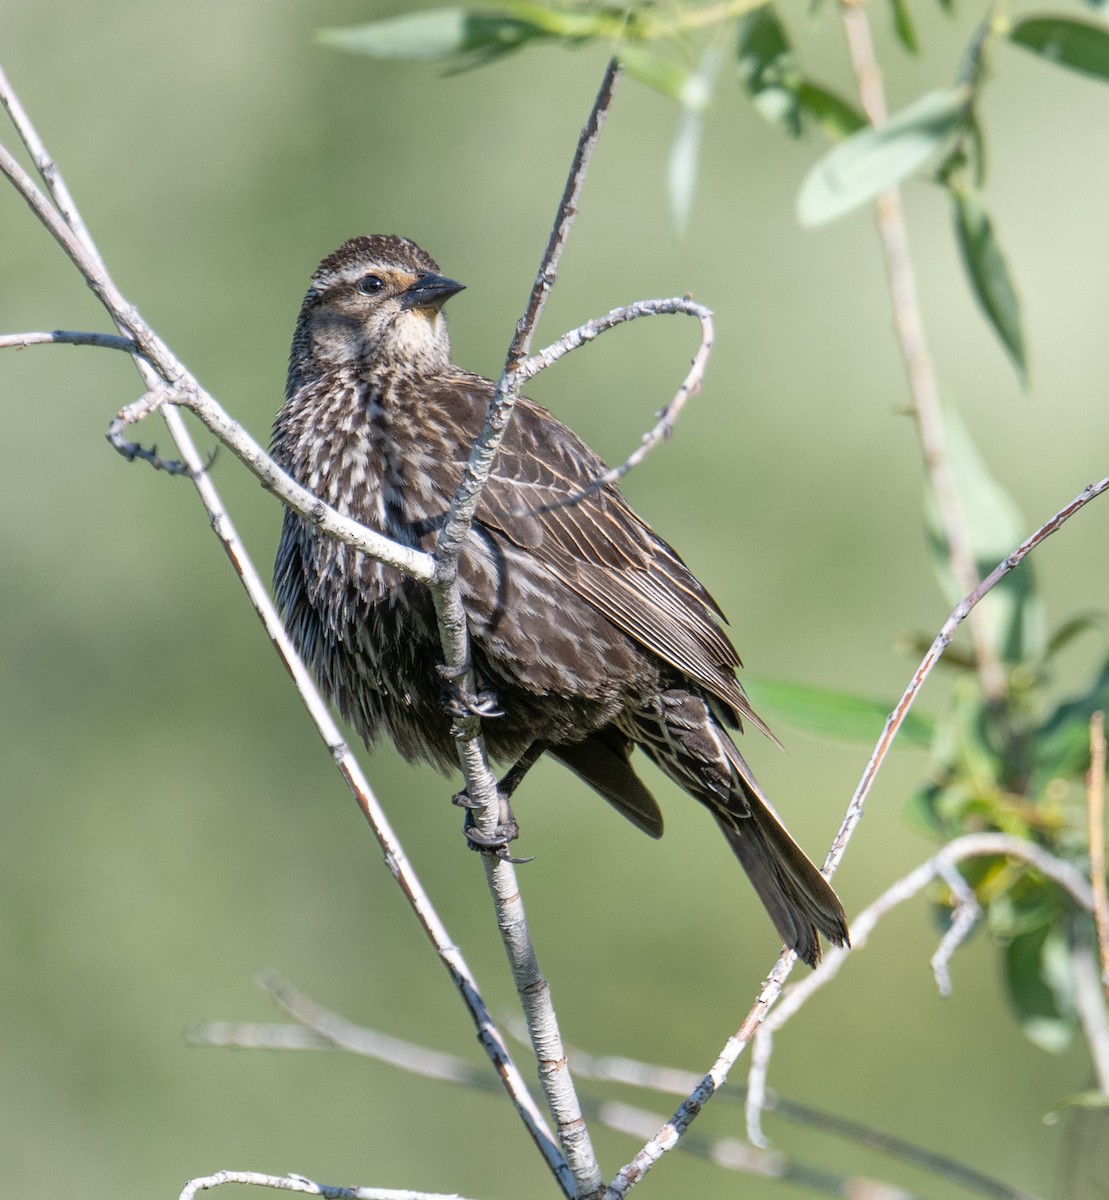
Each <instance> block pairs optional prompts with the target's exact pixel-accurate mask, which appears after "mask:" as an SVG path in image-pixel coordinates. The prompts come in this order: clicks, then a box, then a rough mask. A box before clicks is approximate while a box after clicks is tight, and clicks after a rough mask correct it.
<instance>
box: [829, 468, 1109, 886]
mask: <svg viewBox="0 0 1109 1200" xmlns="http://www.w3.org/2000/svg"><path fill="white" fill-rule="evenodd" d="M1106 491H1109V476H1107V477H1106V478H1105V479H1102V480H1101V481H1100V482H1099V483H1091V484H1090V485H1089V486H1088V487H1086V488H1084V489H1083V490H1082V491H1081V492H1080V493H1079V494H1078V495H1077V496H1076V497H1075V498H1074V499H1073V500H1072V501H1071V502H1070V503H1069V504H1067V505H1064V507H1063V508H1061V509H1060V510H1059V511H1058V512H1057V513H1056V514H1055V515H1054V516H1053V517H1051V518H1050V520H1048V521H1046V522H1045V523H1044V524H1043V525H1041V526H1040V528H1039V529H1037V530H1036V532H1035V533H1033V534H1031V535H1030V536H1029V537H1027V538H1025V540H1024V541H1023V542H1021V544H1020V545H1019V546H1018V547H1017V548H1016V549H1015V550H1014V551H1013V553H1012V554H1010V555H1009V556H1008V557H1007V558H1004V559H1002V561H1001V562H999V563H998V564H997V566H996V567H994V569H993V570H992V571H991V572H990V573H989V575H987V576H986V578H985V579H983V580H982V582H981V583H980V584H978V586H977V587H975V588H974V590H973V591H972V592H970V593H969V595H967V596H965V597H964V598H963V599H962V600H960V601H959V603H958V604H956V605H955V607H954V608H953V609H952V610H951V613H950V615H949V616H948V618H947V620H946V621H945V622H944V624H943V628H942V629H941V630H940V631H939V633H938V634H936V636H935V638H934V639H933V641H932V644H931V646H929V647H928V651H927V653H926V654H925V655H924V658H923V660H922V661H921V663H920V666H918V667H917V669H916V670H915V671H914V672H913V677H912V679H911V680H910V681H909V686H908V687H907V688H906V689H905V691H904V693H903V694H902V696H901V699H900V700H898V702H897V704H896V705H895V706H894V709H893V712H891V713H890V715H889V716H888V717H887V718H886V723H885V726H884V727H883V729H882V733H881V735H880V736H879V738H878V742H877V745H876V746H875V747H874V751H873V753H872V754H871V756H870V759H869V761H868V762H867V764H866V767H865V769H864V770H863V774H862V778H861V779H860V780H859V784H858V786H857V787H856V789H855V794H854V795H853V796H852V797H851V803H850V804H849V805H848V806H847V813H846V815H845V816H844V819H843V824H842V825H841V826H840V829H839V832H838V833H837V834H836V838H835V841H833V843H832V848H831V850H830V851H829V852H828V857H827V858H826V859H825V862H824V871H825V873H826V874H829V875H830V874H831V873H832V872H833V871H834V870H835V869H836V867H837V866H838V865H839V862H840V860H841V859H842V857H843V853H844V851H845V850H846V849H847V844H848V842H849V841H850V840H851V837H852V835H853V834H854V832H855V828H856V827H857V825H858V823H859V821H860V820H861V819H862V815H863V808H864V805H865V803H866V798H867V796H868V795H869V794H870V789H871V788H872V787H873V786H874V780H875V779H876V777H877V775H878V771H879V770H880V769H881V766H882V763H883V762H884V761H885V758H886V755H887V754H888V753H889V750H890V747H891V746H892V745H893V742H894V739H895V738H896V737H897V734H898V732H899V730H900V729H901V725H902V723H903V722H904V720H905V718H906V717H907V716H908V714H909V710H910V709H911V708H912V706H913V702H914V701H915V700H916V697H917V695H918V693H919V692H920V689H921V688H922V687H923V686H924V683H925V681H926V680H927V678H928V676H929V675H930V674H931V673H932V670H933V669H934V668H935V666H936V663H938V662H939V661H940V658H941V657H942V656H943V653H944V651H945V650H946V649H947V647H948V646H949V645H950V644H951V640H952V638H954V636H955V631H956V630H957V629H958V628H959V626H960V625H961V624H962V623H963V621H964V620H966V617H967V615H968V614H969V613H970V612H971V611H972V610H973V609H974V606H975V605H976V604H978V602H979V601H980V600H981V599H982V597H983V596H986V595H988V593H989V592H991V591H992V590H993V589H994V588H995V587H996V586H997V585H998V584H999V583H1000V582H1001V580H1002V579H1004V578H1005V576H1006V575H1008V574H1009V572H1010V571H1012V570H1013V569H1014V568H1015V567H1017V566H1018V565H1019V564H1020V563H1022V562H1023V561H1024V559H1025V558H1027V556H1028V555H1029V554H1031V553H1032V551H1033V550H1035V549H1036V547H1037V546H1039V545H1040V544H1041V543H1042V542H1044V541H1045V540H1046V539H1047V538H1049V537H1050V536H1051V535H1052V534H1053V533H1055V532H1056V531H1057V530H1058V529H1060V528H1061V527H1062V526H1063V525H1064V524H1065V523H1066V522H1067V521H1068V520H1070V518H1071V517H1073V516H1074V514H1075V513H1076V512H1078V511H1079V509H1082V508H1085V506H1086V505H1087V504H1089V503H1090V501H1091V500H1095V499H1097V497H1098V496H1100V495H1102V494H1103V493H1104V492H1106Z"/></svg>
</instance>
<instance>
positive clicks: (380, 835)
mask: <svg viewBox="0 0 1109 1200" xmlns="http://www.w3.org/2000/svg"><path fill="white" fill-rule="evenodd" d="M0 102H2V103H3V104H4V106H5V107H6V108H7V110H8V112H9V114H10V115H11V117H12V120H13V123H14V124H15V127H16V130H17V132H18V134H19V136H20V138H21V139H22V141H23V143H24V145H25V146H27V148H28V150H29V151H30V153H31V154H32V156H33V157H34V159H35V161H36V163H37V164H38V166H39V170H40V172H41V174H42V176H43V179H44V180H45V181H46V182H47V184H48V187H49V189H50V192H51V195H52V196H53V197H54V199H55V202H56V204H57V206H58V207H57V208H55V207H54V205H53V204H51V203H50V202H49V201H48V200H47V199H46V197H45V196H43V194H42V193H41V192H40V191H39V189H38V188H37V187H36V186H35V185H34V183H33V182H32V181H31V180H30V178H29V177H28V176H27V174H26V172H25V171H23V169H22V168H21V167H20V166H19V164H18V163H16V162H15V160H14V159H13V158H12V156H11V155H10V154H9V153H8V151H7V150H6V149H5V148H4V147H2V146H0V172H2V173H3V174H5V175H7V177H8V178H9V179H10V180H11V182H12V183H13V184H14V185H15V187H16V189H17V191H19V193H20V195H22V196H23V198H24V199H25V200H26V201H27V203H28V204H29V205H30V207H31V208H32V210H33V211H34V212H35V214H36V215H37V216H38V218H39V219H40V221H42V223H43V224H44V225H45V226H46V228H47V229H48V230H49V232H50V233H51V234H52V235H53V236H54V238H55V240H57V241H58V242H59V244H60V245H61V246H62V248H63V250H65V252H66V254H67V255H69V257H70V259H71V260H72V261H73V262H74V265H75V266H76V267H77V269H78V271H79V272H80V273H81V275H82V276H83V277H84V278H85V280H86V282H87V283H88V284H89V286H90V287H91V288H92V290H93V291H94V292H95V294H96V295H97V297H98V298H99V299H100V300H101V303H102V304H103V305H104V307H105V308H106V309H107V311H108V312H109V314H110V315H111V317H112V319H113V320H114V321H115V322H116V323H117V325H118V326H119V327H120V329H121V332H123V333H124V334H125V335H130V336H131V337H132V338H133V339H134V340H135V342H136V343H137V345H138V347H139V349H140V350H141V352H142V355H143V356H144V357H143V358H139V357H137V356H136V358H135V362H136V366H137V367H138V369H139V372H140V374H141V375H142V376H143V379H144V381H145V383H146V386H147V390H148V393H149V392H154V391H157V390H158V389H160V388H161V387H162V386H163V385H168V386H169V387H170V388H171V389H174V390H179V391H181V392H183V393H187V394H189V395H190V396H195V397H201V396H206V393H204V392H203V389H201V388H200V387H199V385H198V384H197V383H196V381H195V380H194V379H193V378H192V377H191V375H189V374H188V372H186V371H185V368H184V367H183V366H182V365H181V364H180V363H179V362H178V361H177V360H176V359H175V358H174V357H173V355H172V354H171V353H170V352H169V350H168V348H167V347H166V346H165V345H164V343H162V342H161V340H160V339H158V338H157V337H156V336H155V335H154V333H153V331H152V330H151V329H150V328H149V326H148V325H147V324H146V323H145V321H143V320H142V318H141V317H140V316H139V314H138V313H137V311H136V310H135V309H134V307H133V306H132V305H130V304H128V302H127V301H126V300H125V299H124V298H123V296H122V295H121V294H120V292H119V290H118V289H117V288H116V287H115V284H114V283H113V282H112V280H111V277H110V276H109V274H108V271H107V268H106V267H105V265H104V263H103V260H102V259H101V258H100V256H99V254H98V252H97V250H96V247H95V245H94V243H93V242H92V239H91V238H90V237H89V235H88V232H87V230H86V228H85V225H84V223H83V222H82V220H81V218H80V215H79V214H78V213H77V209H76V205H75V204H74V203H73V200H72V197H71V196H70V194H69V192H68V189H67V188H66V186H65V183H64V181H63V180H62V177H61V174H60V172H59V171H58V170H57V167H56V165H55V163H54V161H53V159H52V157H51V156H50V155H49V154H48V153H47V151H46V149H45V147H44V146H43V144H42V142H41V139H40V138H39V137H38V134H37V133H36V131H35V130H34V127H33V126H32V124H31V122H30V120H29V118H28V117H27V115H26V113H25V112H24V110H23V108H22V105H21V104H20V103H19V100H18V98H17V97H16V95H15V93H14V91H13V90H12V88H11V86H10V84H9V83H8V80H7V77H6V76H5V75H4V74H3V72H2V71H0ZM59 210H60V211H59ZM209 399H210V397H209ZM213 403H214V401H213ZM217 407H218V406H217ZM161 411H162V414H163V416H164V418H165V420H166V423H167V425H168V426H169V429H170V433H171V435H172V436H173V438H174V441H175V442H176V443H177V446H178V448H179V451H180V453H181V456H182V460H183V461H184V463H185V464H186V466H187V468H188V471H189V476H190V478H191V479H192V482H193V484H194V486H195V487H196V489H197V492H198V494H199V496H200V499H201V501H202V503H203V504H204V507H205V509H206V510H207V512H208V515H209V520H210V522H211V525H212V528H213V531H214V532H215V533H216V536H217V537H218V538H219V540H220V542H221V544H222V545H223V547H224V550H225V551H226V553H227V556H228V558H229V559H230V560H231V563H232V565H233V567H234V569H235V571H236V573H237V574H238V576H239V578H240V580H241V581H242V584H243V587H244V588H245V589H246V592H247V594H248V596H249V597H250V601H251V603H252V604H253V606H254V608H255V611H256V612H257V613H258V615H259V617H260V619H261V620H262V623H263V625H264V626H265V628H266V632H267V634H268V635H269V637H270V640H271V641H272V642H273V644H274V647H275V649H276V650H277V652H278V654H279V655H280V657H281V658H282V660H283V662H284V663H285V665H286V667H287V668H288V670H289V673H290V675H291V676H292V678H293V681H294V684H295V685H296V687H297V690H298V692H299V693H300V696H301V699H302V700H303V702H304V704H305V707H306V708H307V709H308V712H309V715H310V716H311V718H312V720H313V723H314V724H315V726H316V728H317V730H318V731H319V734H320V736H321V738H322V739H323V741H324V743H325V745H326V746H327V748H328V750H329V752H330V754H331V756H332V758H333V759H334V761H335V764H336V767H337V768H338V770H339V772H340V774H341V775H342V776H343V778H344V780H345V781H346V783H347V785H348V786H349V787H350V789H351V791H352V793H353V794H354V797H355V799H356V801H357V803H358V806H359V808H360V809H361V811H362V813H363V814H364V816H365V817H366V819H367V821H368V822H369V824H370V827H371V829H372V830H373V833H374V836H375V837H376V838H377V840H378V842H379V844H380V845H381V848H382V850H383V852H384V854H385V861H386V864H387V865H388V867H389V869H390V871H391V872H392V874H393V876H394V878H395V879H396V880H397V883H398V885H399V886H400V888H401V890H402V891H403V892H404V895H405V897H406V898H407V899H408V902H409V904H410V905H411V906H412V908H413V910H414V912H415V913H416V916H417V918H418V919H419V921H420V924H421V926H422V928H423V929H424V931H425V933H426V934H427V935H428V938H429V939H430V940H431V942H432V944H433V945H434V946H435V949H436V951H437V953H438V955H439V958H440V960H441V961H442V963H443V965H444V966H445V967H446V969H447V971H448V973H449V974H450V976H451V979H452V981H453V982H454V985H455V987H456V988H457V989H458V991H459V993H460V995H461V997H462V999H463V1001H464V1003H465V1005H466V1007H467V1009H468V1011H469V1012H470V1015H471V1017H472V1019H473V1021H474V1024H475V1027H476V1028H477V1030H478V1039H479V1041H480V1042H481V1044H482V1046H483V1048H484V1049H485V1052H486V1053H487V1054H488V1056H489V1058H490V1060H491V1061H492V1063H493V1066H494V1068H495V1069H496V1071H497V1073H498V1075H499V1076H500V1078H501V1080H502V1083H503V1084H504V1087H505V1089H506V1091H507V1092H508V1094H509V1096H510V1097H511V1099H512V1102H513V1104H514V1105H515V1107H516V1110H517V1112H518V1113H519V1115H520V1118H521V1120H522V1121H523V1122H524V1125H525V1127H526V1128H527V1130H528V1133H529V1134H530V1136H531V1137H532V1140H533V1141H534V1142H535V1144H536V1146H537V1147H538V1148H539V1150H540V1152H541V1153H542V1155H543V1156H544V1158H545V1160H546V1162H547V1164H548V1166H549V1167H550V1169H551V1171H552V1173H553V1174H554V1175H555V1177H556V1179H557V1180H558V1182H559V1183H560V1185H561V1186H562V1188H563V1191H564V1192H565V1194H566V1195H567V1196H572V1195H573V1194H574V1181H573V1178H572V1176H571V1175H570V1173H569V1171H568V1169H567V1167H566V1164H565V1161H564V1160H563V1158H562V1155H561V1153H560V1151H559V1148H558V1145H557V1143H556V1142H555V1140H554V1138H553V1137H552V1135H551V1133H550V1131H549V1130H548V1128H547V1126H546V1122H545V1121H544V1119H543V1116H542V1114H541V1113H540V1112H539V1110H538V1108H537V1107H536V1105H535V1102H534V1100H533V1099H532V1097H531V1095H530V1093H529V1092H528V1088H527V1084H526V1083H525V1082H524V1079H523V1077H522V1075H521V1074H520V1071H519V1069H518V1068H517V1067H516V1065H515V1063H514V1062H513V1061H512V1056H511V1055H510V1053H509V1051H508V1048H507V1046H506V1044H505V1041H504V1038H503V1037H502V1036H501V1034H500V1031H499V1030H498V1029H497V1027H496V1024H495V1023H494V1022H493V1020H492V1017H491V1016H490V1014H489V1011H488V1009H487V1008H486V1006H485V1002H484V1000H483V999H482V996H481V993H480V991H479V989H478V986H477V983H476V981H475V979H474V977H473V975H472V973H471V972H470V969H469V967H468V965H467V964H466V961H465V959H464V957H463V955H462V953H461V951H460V950H459V949H458V947H457V946H456V945H455V943H454V940H453V939H452V938H451V937H450V936H449V935H448V933H447V931H446V928H445V927H444V925H443V923H442V921H441V920H440V919H439V915H438V913H437V912H436V911H435V909H434V907H433V905H432V904H431V902H430V900H429V898H428V896H427V893H426V892H425V890H424V888H423V885H422V884H421V883H420V881H419V878H418V877H417V875H416V873H415V871H414V870H413V868H412V866H411V864H410V863H409V862H408V858H407V856H406V854H405V853H404V850H403V848H402V846H401V845H400V842H399V840H398V839H397V837H396V835H395V833H394V832H393V829H392V827H391V826H390V824H389V822H388V820H387V818H386V817H385V813H384V810H383V809H382V808H381V806H380V804H379V803H378V801H377V798H376V796H375V795H374V794H373V791H372V790H371V788H370V786H369V783H368V782H367V780H366V778H365V776H364V775H363V773H362V770H361V768H360V767H359V765H358V762H357V760H356V759H355V758H354V755H353V754H352V753H351V751H350V748H349V746H347V744H346V742H345V741H344V739H343V737H342V735H341V734H340V732H339V729H338V726H337V725H336V724H335V722H334V720H333V719H332V717H331V714H330V712H329V711H328V708H327V705H326V704H325V703H324V702H323V700H322V699H321V697H320V695H319V692H318V691H317V690H316V688H315V685H314V684H313V682H312V679H311V677H310V676H309V674H308V671H307V669H306V668H305V666H304V664H303V663H302V662H301V660H300V658H299V656H298V655H297V653H296V651H295V649H294V648H293V645H292V643H291V641H290V640H289V638H288V636H287V634H286V633H285V629H284V625H283V624H282V622H281V620H280V618H279V617H278V615H277V612H276V610H275V609H274V606H273V603H272V601H271V600H270V597H269V592H268V589H267V588H266V586H265V585H264V584H263V583H262V580H261V577H260V576H259V574H258V572H257V570H256V569H255V568H254V566H253V564H252V563H251V560H250V557H249V555H248V554H247V552H246V548H245V546H244V545H243V543H242V541H241V540H240V538H239V536H238V533H237V532H236V530H235V528H234V526H233V524H232V522H231V520H230V517H229V516H228V514H227V511H226V509H225V508H224V506H223V503H222V501H221V499H220V497H219V495H218V493H217V491H216V489H215V487H214V486H213V484H212V481H211V479H210V478H209V477H208V475H207V473H206V472H205V471H204V462H203V459H202V458H201V456H200V454H199V453H198V451H197V449H196V447H195V445H194V444H193V441H192V439H191V437H190V436H189V432H188V430H187V429H186V427H185V424H184V421H183V420H182V418H181V415H180V413H179V412H178V411H177V410H176V408H175V407H173V406H172V405H164V406H163V407H162V409H161ZM220 412H221V413H222V410H220ZM224 415H225V414H224ZM306 495H308V496H309V497H310V500H311V501H312V504H314V505H318V504H319V501H318V500H317V499H316V498H315V497H311V494H310V493H306ZM293 507H294V508H296V507H297V505H296V504H294V505H293ZM311 509H312V505H309V507H308V508H307V509H306V510H305V512H302V514H301V515H308V514H309V513H310V512H311ZM298 511H299V509H298ZM334 515H335V516H336V517H340V514H338V513H336V514H334ZM309 519H311V517H309ZM343 519H344V520H345V518H343Z"/></svg>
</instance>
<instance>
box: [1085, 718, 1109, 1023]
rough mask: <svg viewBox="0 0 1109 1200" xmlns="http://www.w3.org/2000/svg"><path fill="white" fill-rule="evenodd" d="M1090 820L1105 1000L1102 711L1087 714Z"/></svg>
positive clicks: (1108, 933)
mask: <svg viewBox="0 0 1109 1200" xmlns="http://www.w3.org/2000/svg"><path fill="white" fill-rule="evenodd" d="M1086 795H1087V798H1088V809H1089V821H1090V884H1091V885H1092V887H1093V889H1094V925H1095V927H1096V929H1097V945H1098V956H1099V958H1100V960H1101V985H1102V987H1103V988H1104V989H1105V996H1106V999H1107V1000H1109V895H1107V894H1106V881H1105V714H1104V713H1101V712H1095V713H1092V714H1091V715H1090V771H1089V774H1088V775H1087V776H1086Z"/></svg>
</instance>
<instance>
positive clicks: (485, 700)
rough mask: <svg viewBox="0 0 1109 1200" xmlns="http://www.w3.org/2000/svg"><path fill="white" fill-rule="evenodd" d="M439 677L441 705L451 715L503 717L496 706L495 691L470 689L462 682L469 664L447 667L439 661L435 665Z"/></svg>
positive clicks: (468, 669) (502, 713)
mask: <svg viewBox="0 0 1109 1200" xmlns="http://www.w3.org/2000/svg"><path fill="white" fill-rule="evenodd" d="M437 670H438V672H439V678H440V679H442V681H443V707H444V708H445V709H446V711H447V713H448V714H449V715H450V716H452V717H503V716H504V712H503V711H502V710H501V709H500V708H498V707H497V705H498V700H497V693H496V692H491V691H484V692H482V691H478V692H475V691H471V690H470V689H469V688H468V687H466V686H465V684H464V683H463V679H464V678H465V676H466V675H467V674H468V673H469V671H470V664H469V663H466V664H465V665H464V666H461V667H448V666H447V665H446V664H445V663H440V664H439V666H438V667H437Z"/></svg>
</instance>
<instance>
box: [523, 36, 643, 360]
mask: <svg viewBox="0 0 1109 1200" xmlns="http://www.w3.org/2000/svg"><path fill="white" fill-rule="evenodd" d="M622 74H623V68H622V67H621V66H620V63H619V61H618V60H617V59H615V58H612V59H610V60H609V63H608V66H607V67H606V68H605V74H604V78H603V79H602V80H601V87H600V90H599V91H598V92H597V98H596V99H595V100H594V101H593V108H592V109H591V110H590V113H589V119H588V120H587V121H586V123H585V126H584V128H583V129H582V131H581V136H580V137H579V138H578V145H577V149H576V150H575V151H574V159H573V162H571V164H570V173H569V175H567V177H566V186H565V188H564V189H563V191H562V199H561V200H560V201H559V204H558V215H557V216H556V217H555V222H554V225H553V226H552V227H551V234H550V237H549V238H548V239H547V246H546V249H545V250H544V251H543V258H542V260H541V261H540V263H539V271H538V273H537V274H536V276H535V283H534V284H533V285H532V289H531V295H530V296H529V297H528V302H527V305H526V307H525V308H524V314H523V316H522V317H521V318H520V320H519V321H518V322H517V324H516V334H515V336H514V337H513V339H512V343H511V345H510V346H509V347H508V353H507V354H506V355H505V359H504V372H505V374H509V373H511V372H513V371H514V370H515V369H516V367H517V366H518V365H519V363H520V362H521V360H522V359H524V358H525V357H526V356H527V353H528V351H529V350H530V349H531V340H532V338H533V337H534V336H535V330H536V327H537V326H538V324H539V318H540V316H541V315H542V313H543V308H544V306H545V305H546V303H547V297H548V296H549V295H550V294H551V289H552V288H553V287H554V285H555V280H556V279H557V278H558V264H559V262H560V261H561V259H562V251H563V249H564V247H565V245H566V239H567V238H568V237H569V235H570V227H571V226H572V225H573V223H574V218H575V217H576V216H577V215H578V203H579V201H580V200H581V192H582V188H583V187H584V186H585V176H586V173H587V172H588V170H589V164H590V163H591V162H592V160H593V151H594V150H595V149H596V147H597V139H598V138H599V137H600V136H601V130H602V129H603V128H604V125H605V121H606V119H607V118H608V110H609V109H610V108H611V107H612V98H613V96H614V95H615V94H616V88H617V86H618V85H619V83H620V78H621V76H622Z"/></svg>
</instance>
